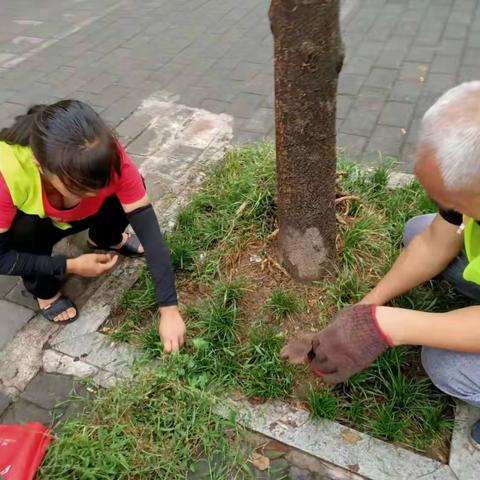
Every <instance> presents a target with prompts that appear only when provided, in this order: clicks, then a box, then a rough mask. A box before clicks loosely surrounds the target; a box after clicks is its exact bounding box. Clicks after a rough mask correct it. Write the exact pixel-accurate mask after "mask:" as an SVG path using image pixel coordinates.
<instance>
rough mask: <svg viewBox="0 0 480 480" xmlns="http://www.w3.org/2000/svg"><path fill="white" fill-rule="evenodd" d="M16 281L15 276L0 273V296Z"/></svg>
mask: <svg viewBox="0 0 480 480" xmlns="http://www.w3.org/2000/svg"><path fill="white" fill-rule="evenodd" d="M17 283H18V278H17V277H11V276H7V275H0V297H4V296H5V295H6V294H7V293H8V292H9V291H10V290H11V289H12V288H13V287H14V286H15V285H16V284H17Z"/></svg>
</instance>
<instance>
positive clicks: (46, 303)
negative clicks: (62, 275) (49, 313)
mask: <svg viewBox="0 0 480 480" xmlns="http://www.w3.org/2000/svg"><path fill="white" fill-rule="evenodd" d="M60 296H61V293H60V292H58V293H57V294H56V295H55V296H54V297H53V298H50V299H48V300H43V299H41V298H37V302H38V305H39V307H40V308H41V309H42V310H48V309H49V307H51V306H52V304H53V303H54V302H55V300H58V299H59V298H60ZM76 314H77V311H76V310H75V308H69V309H67V310H66V311H65V312H63V313H61V314H60V315H57V316H56V317H55V318H54V319H53V321H54V322H65V321H67V320H71V319H72V318H75V315H76Z"/></svg>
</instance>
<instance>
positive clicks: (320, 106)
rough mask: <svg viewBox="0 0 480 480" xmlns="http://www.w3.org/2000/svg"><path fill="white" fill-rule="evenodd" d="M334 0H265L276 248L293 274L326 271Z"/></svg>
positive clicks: (307, 277) (335, 67) (331, 206)
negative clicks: (271, 59)
mask: <svg viewBox="0 0 480 480" xmlns="http://www.w3.org/2000/svg"><path fill="white" fill-rule="evenodd" d="M339 10H340V2H339V0H272V2H271V6H270V24H271V28H272V33H273V36H274V45H275V115H276V142H277V147H276V148H277V174H278V218H279V227H280V232H279V248H280V254H281V257H282V261H283V263H284V265H285V268H286V269H287V270H288V272H289V273H290V274H291V275H292V276H293V277H294V278H296V279H297V280H301V281H305V282H308V281H311V280H317V279H319V278H321V277H322V276H325V275H326V274H328V273H333V271H334V269H333V261H334V258H335V166H336V152H335V140H336V138H335V112H336V93H337V79H338V74H339V72H340V70H341V68H342V63H343V45H342V41H341V36H340V28H339V13H340V12H339Z"/></svg>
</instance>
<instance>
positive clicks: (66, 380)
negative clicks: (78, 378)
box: [21, 373, 75, 410]
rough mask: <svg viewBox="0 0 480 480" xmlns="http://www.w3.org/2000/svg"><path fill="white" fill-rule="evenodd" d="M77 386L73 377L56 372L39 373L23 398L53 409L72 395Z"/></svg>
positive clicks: (47, 408)
mask: <svg viewBox="0 0 480 480" xmlns="http://www.w3.org/2000/svg"><path fill="white" fill-rule="evenodd" d="M74 386H75V381H74V379H73V377H69V376H66V375H58V374H55V373H39V374H38V375H37V376H36V377H35V378H34V379H33V380H32V381H31V382H30V383H29V384H28V386H27V388H26V389H25V391H24V392H23V393H22V395H21V398H23V399H24V400H26V401H29V402H31V403H35V404H36V405H38V406H40V407H41V408H44V409H46V410H52V409H53V408H55V407H56V406H57V405H58V404H59V403H60V402H65V400H67V399H68V398H69V397H70V394H71V393H72V391H73V389H74Z"/></svg>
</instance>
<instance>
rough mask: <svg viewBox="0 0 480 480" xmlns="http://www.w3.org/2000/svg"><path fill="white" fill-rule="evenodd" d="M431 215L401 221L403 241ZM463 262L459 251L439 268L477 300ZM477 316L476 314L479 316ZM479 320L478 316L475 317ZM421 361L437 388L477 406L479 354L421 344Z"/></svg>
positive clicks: (478, 290) (479, 402)
mask: <svg viewBox="0 0 480 480" xmlns="http://www.w3.org/2000/svg"><path fill="white" fill-rule="evenodd" d="M434 218H435V214H429V215H421V216H418V217H415V218H412V219H411V220H409V221H408V222H407V224H406V225H405V230H404V233H403V241H404V244H405V245H408V244H409V243H410V242H411V241H412V239H413V238H414V237H415V236H416V235H418V234H419V233H420V232H421V231H422V230H423V229H425V228H426V227H427V226H428V225H430V223H431V222H432V221H433V219H434ZM466 265H467V258H466V256H465V254H464V253H462V254H461V255H459V256H458V257H457V258H456V259H455V260H453V262H452V263H451V264H450V265H449V266H448V267H447V268H446V269H445V270H444V271H443V272H442V274H441V276H442V277H443V278H445V279H446V280H448V281H449V282H450V283H451V284H452V285H453V286H454V287H455V289H456V290H457V291H458V292H460V293H461V294H463V295H465V296H466V297H468V298H471V299H473V300H478V301H479V302H480V286H479V285H476V284H475V283H471V282H467V281H466V280H464V279H463V276H462V274H463V270H464V268H465V267H466ZM479 317H480V316H479ZM478 321H479V322H480V318H479V319H478ZM422 363H423V367H424V368H425V371H426V372H427V374H428V376H429V377H430V379H431V380H432V382H433V383H434V384H435V386H436V387H437V388H439V389H440V390H442V391H443V392H445V393H447V394H449V395H451V396H452V397H456V398H460V399H461V400H464V401H465V402H467V403H470V404H472V405H475V406H476V407H480V354H473V353H462V352H452V351H450V350H440V349H438V348H430V347H423V348H422Z"/></svg>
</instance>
